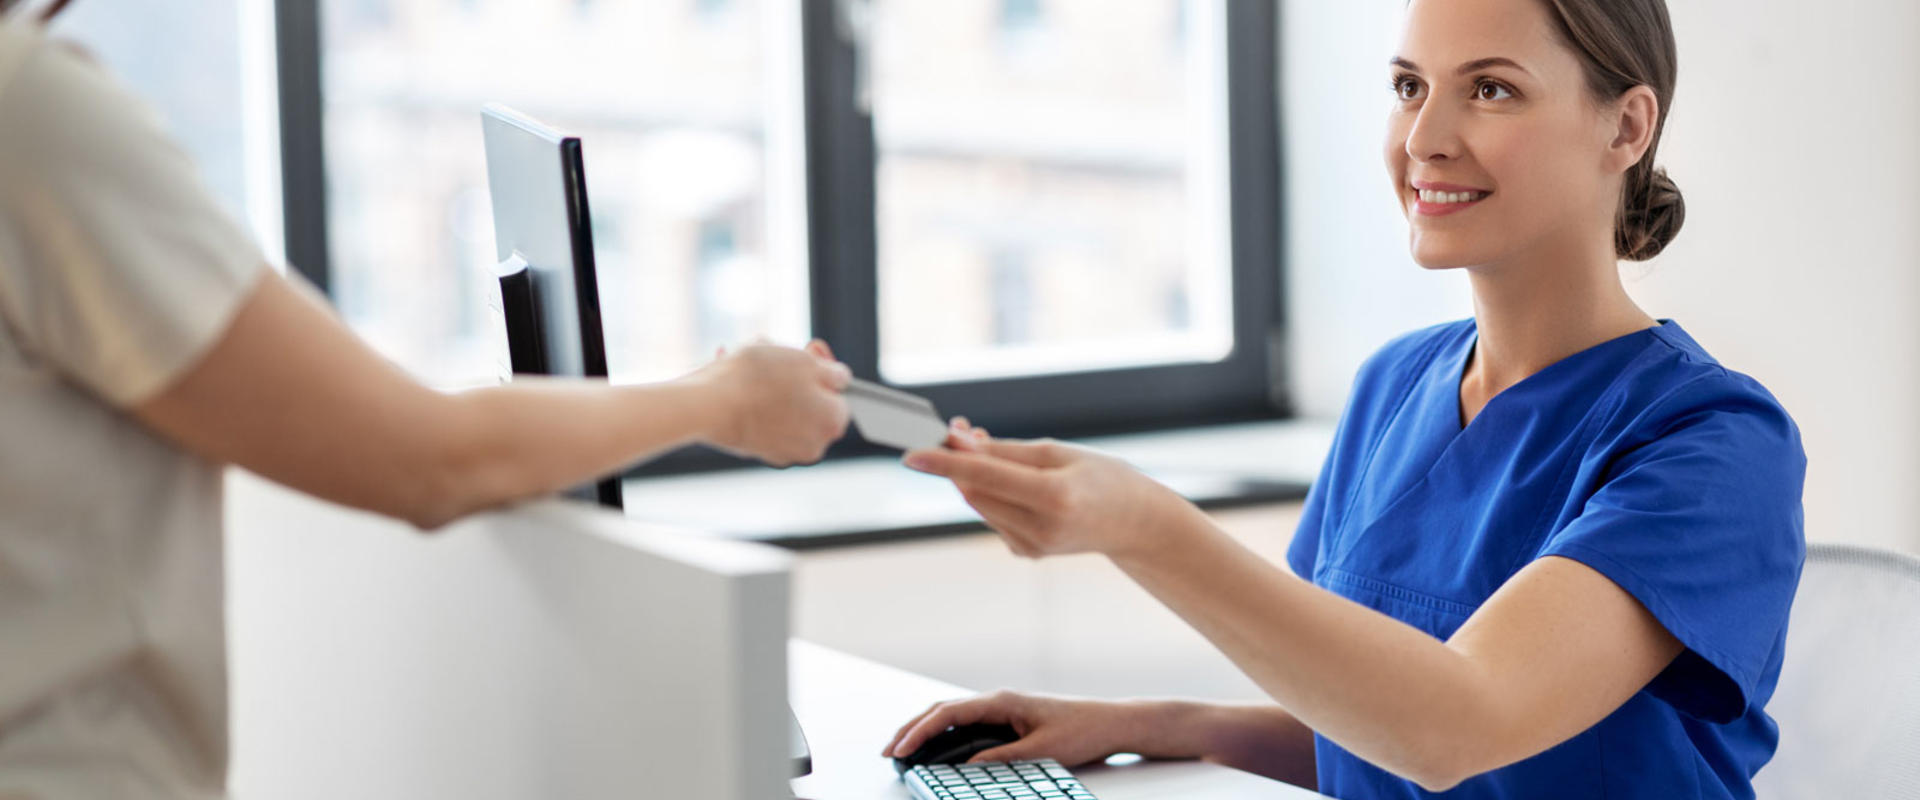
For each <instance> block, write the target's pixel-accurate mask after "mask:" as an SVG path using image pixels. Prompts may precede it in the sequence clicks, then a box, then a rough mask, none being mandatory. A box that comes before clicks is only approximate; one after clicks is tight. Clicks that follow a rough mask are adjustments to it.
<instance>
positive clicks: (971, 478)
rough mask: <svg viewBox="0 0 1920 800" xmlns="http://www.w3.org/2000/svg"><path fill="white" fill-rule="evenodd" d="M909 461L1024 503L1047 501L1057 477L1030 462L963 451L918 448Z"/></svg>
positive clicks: (910, 454) (933, 471) (962, 483)
mask: <svg viewBox="0 0 1920 800" xmlns="http://www.w3.org/2000/svg"><path fill="white" fill-rule="evenodd" d="M906 464H907V466H908V467H911V468H913V469H916V470H919V471H921V472H925V473H929V474H932V475H939V476H940V477H943V478H947V479H949V480H952V481H953V482H954V483H957V484H961V485H963V487H978V488H980V489H984V490H986V491H987V492H988V493H990V494H993V495H995V496H998V497H1000V498H1003V499H1005V500H1009V501H1012V502H1014V503H1018V504H1021V505H1038V504H1040V503H1042V502H1044V501H1045V500H1046V498H1047V497H1048V496H1049V495H1050V494H1051V493H1052V492H1053V490H1054V486H1053V483H1054V481H1055V480H1056V479H1055V478H1054V476H1052V475H1048V474H1047V473H1045V472H1042V471H1040V470H1038V469H1035V468H1033V467H1031V466H1028V465H1026V464H1021V463H1018V462H1014V461H1008V460H1006V459H1001V458H995V457H993V456H990V455H986V454H983V453H972V452H964V451H960V450H932V449H929V450H914V451H912V452H910V453H908V454H907V456H906Z"/></svg>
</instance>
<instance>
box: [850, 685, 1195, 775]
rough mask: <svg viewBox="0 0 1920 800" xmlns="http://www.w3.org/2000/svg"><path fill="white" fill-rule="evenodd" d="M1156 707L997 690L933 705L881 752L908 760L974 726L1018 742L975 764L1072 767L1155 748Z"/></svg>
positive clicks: (978, 758) (986, 753) (976, 758)
mask: <svg viewBox="0 0 1920 800" xmlns="http://www.w3.org/2000/svg"><path fill="white" fill-rule="evenodd" d="M1155 709H1156V706H1154V705H1152V704H1148V703H1139V702H1128V701H1107V700H1085V699H1079V698H1070V697H1055V696H1050V695H1039V694H1022V693H1019V692H1008V691H999V692H991V693H988V694H982V695H977V696H974V697H970V698H967V699H964V700H951V701H948V702H944V703H935V704H934V705H933V707H932V708H929V709H927V710H926V711H923V712H921V713H920V715H919V716H917V717H914V718H913V719H911V720H908V721H907V724H906V725H904V726H901V728H900V731H899V732H898V733H895V734H894V735H893V741H891V742H889V743H888V744H887V747H886V749H885V750H883V751H882V752H881V755H884V756H895V757H899V756H905V755H908V754H910V753H912V752H913V751H914V750H917V749H919V747H920V745H922V744H924V743H925V742H926V741H927V739H929V738H932V737H933V735H934V734H936V733H939V732H941V731H944V730H946V729H947V728H949V727H952V726H957V725H968V724H972V723H976V722H982V723H993V724H1004V725H1012V726H1013V729H1014V730H1015V731H1016V732H1018V733H1019V734H1020V739H1019V740H1018V741H1015V742H1012V743H1010V744H1005V745H1001V746H999V747H995V748H993V749H991V750H983V751H981V752H980V753H979V754H978V755H975V756H974V757H973V758H972V759H971V760H972V761H1019V760H1021V759H1028V758H1051V759H1054V760H1055V761H1059V762H1060V763H1061V764H1062V765H1063V766H1068V767H1073V766H1078V765H1081V764H1085V763H1088V762H1090V761H1097V760H1100V759H1103V758H1106V757H1107V756H1110V755H1112V754H1114V753H1126V752H1133V753H1137V752H1141V751H1143V750H1151V749H1155V748H1154V747H1153V746H1152V744H1151V742H1150V739H1151V738H1152V737H1153V735H1154V733H1153V732H1154V731H1155V730H1156V729H1158V728H1160V727H1163V726H1159V725H1156V724H1154V719H1153V716H1154V714H1155Z"/></svg>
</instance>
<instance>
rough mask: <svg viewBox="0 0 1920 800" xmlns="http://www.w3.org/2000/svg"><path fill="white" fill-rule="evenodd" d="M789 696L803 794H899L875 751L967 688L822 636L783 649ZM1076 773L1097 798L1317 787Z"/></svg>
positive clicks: (1172, 765)
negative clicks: (801, 756)
mask: <svg viewBox="0 0 1920 800" xmlns="http://www.w3.org/2000/svg"><path fill="white" fill-rule="evenodd" d="M788 654H789V655H788V658H789V659H790V662H789V668H790V669H791V670H792V676H793V679H792V688H791V692H792V697H791V699H792V702H793V710H794V713H795V714H797V715H798V716H799V717H800V727H802V728H804V729H805V730H806V733H807V743H808V744H809V745H810V746H811V747H812V748H813V774H812V775H809V776H807V777H805V778H801V779H799V780H796V781H794V782H793V792H794V796H795V797H800V798H807V800H906V798H908V797H910V795H908V794H907V789H906V786H904V785H902V784H901V783H900V781H899V779H898V778H897V776H895V774H894V771H893V762H892V760H890V759H887V758H883V757H881V755H880V749H881V748H882V747H885V746H886V745H887V740H888V739H889V738H891V737H892V736H893V732H894V731H895V730H897V729H898V728H899V727H900V726H901V725H902V724H904V723H905V722H906V721H907V720H908V719H910V718H911V717H912V716H913V715H914V714H917V713H920V712H921V711H924V710H926V708H927V706H930V705H932V704H934V703H937V702H939V701H941V700H950V699H953V698H956V697H963V696H966V695H967V694H969V692H968V691H967V690H965V689H962V688H960V687H958V686H953V685H950V684H946V683H941V682H940V681H936V680H933V679H931V678H925V677H921V676H919V675H914V674H912V673H909V672H905V671H902V670H898V669H894V668H893V667H889V666H885V665H882V664H876V663H874V662H872V661H867V660H865V659H862V658H856V657H854V656H850V655H846V654H844V653H841V652H838V651H835V650H830V649H827V648H825V647H821V646H819V645H814V644H809V643H807V642H802V641H798V640H795V641H794V642H793V644H792V646H791V647H790V648H789V649H788ZM1073 772H1074V775H1075V776H1076V777H1078V778H1080V780H1081V782H1082V783H1085V784H1086V786H1087V788H1088V789H1091V790H1093V793H1094V794H1095V795H1098V796H1099V797H1100V800H1162V799H1163V798H1181V799H1182V800H1207V798H1234V799H1235V800H1263V799H1270V800H1313V798H1320V797H1321V795H1318V794H1315V793H1313V792H1309V791H1306V790H1304V789H1300V788H1298V787H1295V786H1291V785H1288V784H1285V783H1281V782H1279V781H1273V780H1268V779H1266V778H1262V777H1260V776H1257V775H1253V774H1251V773H1246V772H1241V771H1239V770H1236V769H1232V768H1229V767H1222V766H1219V765H1215V764H1207V763H1204V762H1199V761H1149V762H1143V763H1139V764H1134V765H1132V766H1126V767H1108V766H1101V765H1090V766H1084V767H1078V768H1075V769H1074V771H1073Z"/></svg>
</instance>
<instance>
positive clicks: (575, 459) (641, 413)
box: [414, 377, 728, 527]
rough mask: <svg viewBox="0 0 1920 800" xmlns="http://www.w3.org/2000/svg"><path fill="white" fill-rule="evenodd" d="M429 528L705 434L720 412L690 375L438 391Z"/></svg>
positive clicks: (425, 517)
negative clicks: (441, 410)
mask: <svg viewBox="0 0 1920 800" xmlns="http://www.w3.org/2000/svg"><path fill="white" fill-rule="evenodd" d="M445 403H446V408H445V417H444V418H443V419H442V421H441V424H442V425H443V430H442V431H441V433H440V442H439V444H438V445H437V446H436V448H435V451H436V452H437V453H438V454H439V459H438V463H437V464H436V469H437V472H436V476H437V477H436V479H435V480H434V481H433V482H432V483H434V484H435V486H436V489H437V491H436V493H435V494H436V495H437V497H436V500H435V501H434V502H432V503H431V505H432V507H431V508H429V509H427V510H426V511H425V513H424V514H422V515H421V518H419V519H415V520H414V521H415V522H416V523H417V524H421V525H422V526H423V527H433V526H435V525H438V524H442V523H444V522H446V521H449V520H452V519H456V518H458V517H460V516H462V515H465V514H467V513H471V512H473V511H478V510H482V509H488V508H494V507H497V506H501V505H504V504H508V503H512V502H515V501H518V500H523V499H526V498H529V497H535V496H539V495H544V494H548V493H551V492H555V491H558V490H561V489H565V488H566V487H569V486H574V485H578V484H581V483H584V482H587V481H590V480H593V479H595V478H597V477H600V476H602V475H607V474H610V473H613V472H615V471H618V470H620V469H622V468H623V467H625V466H627V465H629V464H632V463H635V462H638V461H644V460H646V459H649V458H652V457H654V456H657V455H659V454H661V453H664V452H667V451H670V450H673V449H675V448H679V447H682V446H685V445H689V444H694V443H696V442H700V441H703V440H706V439H708V438H709V437H710V436H711V433H712V431H713V430H714V429H715V428H716V427H717V426H719V425H721V424H723V421H724V419H725V416H726V415H727V413H728V410H727V409H726V407H725V406H724V404H723V403H722V402H721V395H720V393H719V392H717V391H715V390H714V388H713V387H712V386H711V385H709V384H708V383H706V382H704V381H702V380H700V379H699V378H698V377H689V378H683V379H681V380H677V381H671V382H666V383H657V384H649V385H643V386H609V385H607V384H605V383H600V382H583V381H570V380H539V379H532V380H529V379H524V378H523V379H520V380H516V381H515V382H514V383H512V384H510V385H506V386H498V387H490V388H486V389H477V390H473V391H469V392H465V393H461V394H457V395H449V396H446V397H445Z"/></svg>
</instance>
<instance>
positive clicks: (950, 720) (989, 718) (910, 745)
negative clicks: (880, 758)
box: [892, 696, 1008, 757]
mask: <svg viewBox="0 0 1920 800" xmlns="http://www.w3.org/2000/svg"><path fill="white" fill-rule="evenodd" d="M1006 721H1008V716H1007V714H1006V713H1004V712H1003V711H1002V710H1001V709H999V708H997V707H996V703H995V702H994V700H993V699H992V698H991V696H989V697H976V698H973V699H971V700H962V701H960V702H957V703H942V704H940V705H939V706H937V707H935V708H934V710H933V711H932V712H931V713H929V714H927V715H926V716H923V717H921V718H920V721H919V722H916V723H914V725H913V727H912V728H910V729H908V730H907V733H906V735H905V736H902V737H901V738H900V741H899V742H897V743H895V744H894V746H893V751H892V752H893V755H894V756H895V757H899V756H904V755H907V754H909V753H912V752H913V751H915V750H918V749H920V745H922V744H924V743H925V742H926V741H927V740H928V739H931V738H933V736H934V734H937V733H939V732H941V731H944V730H946V729H948V728H951V727H954V726H956V725H971V724H973V723H975V722H1006Z"/></svg>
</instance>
